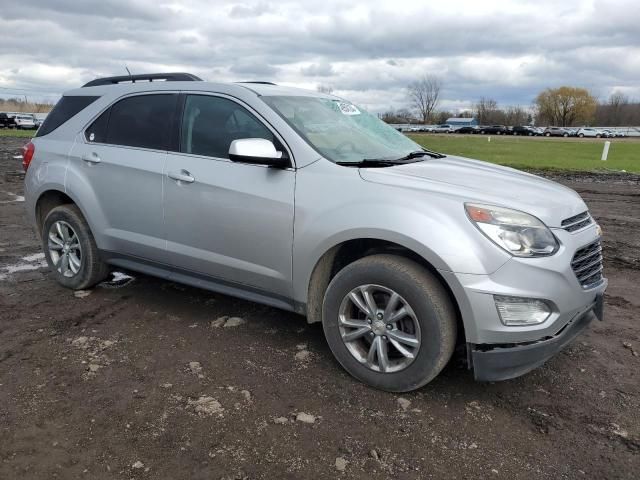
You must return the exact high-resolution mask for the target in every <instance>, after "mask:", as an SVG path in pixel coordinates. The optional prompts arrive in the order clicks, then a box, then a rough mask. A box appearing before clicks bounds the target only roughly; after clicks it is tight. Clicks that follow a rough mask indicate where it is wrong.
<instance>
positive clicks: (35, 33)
mask: <svg viewBox="0 0 640 480" xmlns="http://www.w3.org/2000/svg"><path fill="white" fill-rule="evenodd" d="M0 32H2V34H1V36H0V38H1V40H0V97H3V96H7V95H8V93H10V92H12V93H26V94H27V95H28V96H31V97H43V96H45V95H54V96H55V95H56V94H59V93H61V92H62V91H64V90H66V89H69V88H74V87H76V86H79V85H80V84H82V83H83V82H86V81H88V80H90V79H92V78H95V77H97V76H105V75H119V74H124V73H125V68H124V66H125V65H127V66H128V67H129V69H130V70H131V71H132V72H133V73H144V72H156V71H187V72H192V73H195V74H197V75H199V76H201V77H202V78H204V79H206V80H212V81H215V80H221V81H241V80H270V81H274V82H276V83H281V84H285V85H295V86H299V87H303V88H310V89H316V88H317V86H318V85H319V84H322V85H328V86H331V87H332V88H333V89H334V93H336V94H338V95H341V96H344V97H346V98H349V99H350V100H352V101H354V102H356V103H358V104H360V105H362V106H364V107H365V108H368V109H369V110H371V111H374V112H381V111H384V110H387V109H389V108H398V107H402V106H404V105H406V104H407V98H406V86H407V84H408V83H410V82H411V81H412V80H414V79H416V78H417V77H419V76H420V75H422V74H425V73H428V74H434V75H437V76H439V77H441V79H442V81H443V84H444V90H443V92H442V93H443V102H442V104H441V108H449V109H453V110H455V109H457V108H465V107H469V106H470V105H471V104H472V103H473V102H474V101H475V100H476V99H478V98H479V97H481V96H486V97H492V98H495V99H496V100H497V101H498V102H499V103H501V104H503V105H516V104H520V105H529V104H530V103H531V101H532V100H533V98H534V97H535V95H536V94H537V93H538V92H539V91H540V90H541V89H543V88H546V87H554V86H560V85H577V86H583V87H586V88H588V89H590V90H591V91H592V92H593V93H594V94H595V95H597V96H599V97H602V98H606V97H607V96H608V95H609V94H610V93H611V92H612V91H615V90H617V91H622V92H624V93H627V94H628V95H629V96H630V97H632V98H636V99H640V3H639V0H606V1H588V0H562V1H557V0H556V1H547V0H535V1H524V0H522V1H482V0H470V1H467V0H455V1H451V2H450V1H445V0H439V1H427V0H424V1H408V0H403V1H399V0H393V1H381V0H367V1H363V2H357V1H353V0H348V1H341V0H322V1H316V0H309V1H303V0H300V1H296V2H287V1H272V2H270V1H257V2H254V1H251V0H246V1H229V2H227V1H221V0H216V1H215V2H214V1H206V0H204V1H189V2H187V1H184V2H180V1H175V2H163V0H155V1H153V0H142V1H134V0H100V1H96V2H93V1H88V0H87V1H77V0H28V1H17V2H16V1H11V0H0ZM8 88H13V89H23V90H8ZM47 98H50V99H52V100H55V98H54V97H47Z"/></svg>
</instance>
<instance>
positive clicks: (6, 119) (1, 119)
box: [0, 113, 16, 128]
mask: <svg viewBox="0 0 640 480" xmlns="http://www.w3.org/2000/svg"><path fill="white" fill-rule="evenodd" d="M15 127H16V122H15V121H14V119H13V117H10V116H9V115H7V114H6V113H0V128H15Z"/></svg>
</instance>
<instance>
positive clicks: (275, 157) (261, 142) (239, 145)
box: [229, 138, 291, 168]
mask: <svg viewBox="0 0 640 480" xmlns="http://www.w3.org/2000/svg"><path fill="white" fill-rule="evenodd" d="M229 160H231V161H232V162H238V163H253V164H257V165H268V166H270V167H276V168H287V167H289V166H290V165H291V164H290V162H289V159H288V158H287V157H286V156H284V155H283V154H282V152H279V151H277V150H276V147H275V146H274V145H273V143H272V142H271V141H269V140H265V139H264V138H241V139H239V140H234V141H233V142H231V145H230V146H229Z"/></svg>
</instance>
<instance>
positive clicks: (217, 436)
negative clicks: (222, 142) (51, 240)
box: [0, 138, 640, 479]
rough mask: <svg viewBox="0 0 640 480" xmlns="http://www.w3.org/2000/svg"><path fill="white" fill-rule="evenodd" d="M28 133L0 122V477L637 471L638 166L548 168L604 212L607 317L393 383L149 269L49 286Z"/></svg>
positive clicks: (587, 474) (299, 323)
mask: <svg viewBox="0 0 640 480" xmlns="http://www.w3.org/2000/svg"><path fill="white" fill-rule="evenodd" d="M23 142H24V140H21V139H9V138H0V478H1V479H26V478H28V479H31V478H37V479H45V478H46V479H51V478H64V479H70V478H127V479H128V478H134V479H143V478H144V479H147V478H167V479H244V478H250V479H254V478H255V479H260V478H268V479H297V478H302V479H324V478H363V479H364V478H367V479H369V478H372V479H386V478H398V479H418V478H436V479H441V478H496V479H500V478H505V479H507V478H508V479H514V478H518V479H519V478H522V479H525V478H526V479H532V478H553V479H557V478H567V479H573V478H584V479H591V478H607V479H614V478H629V479H630V478H638V476H639V475H640V474H639V471H640V356H638V355H640V323H639V319H638V312H639V311H640V290H639V289H638V285H639V284H640V190H639V185H640V177H638V176H628V175H627V176H624V175H608V176H606V177H602V176H598V175H577V174H573V175H571V176H566V177H560V178H558V179H559V180H560V181H562V182H563V183H565V184H567V185H569V186H570V187H572V188H575V189H577V190H578V191H579V192H580V193H581V194H582V196H583V197H584V198H585V200H586V202H587V203H588V204H589V207H590V208H591V211H592V213H593V215H594V216H595V218H596V219H597V220H598V221H599V222H600V224H601V225H602V227H603V229H604V234H605V236H604V245H605V257H606V275H607V277H608V278H609V281H610V286H609V289H608V292H607V296H606V310H605V314H606V321H605V322H603V323H594V324H592V326H591V327H590V330H589V331H588V333H586V334H585V335H583V336H582V337H580V338H578V339H577V340H576V341H575V342H574V343H573V344H572V345H571V346H569V347H568V348H567V349H566V350H565V351H563V352H562V353H561V354H560V355H558V356H557V357H556V358H554V359H553V360H551V361H550V362H548V363H547V364H546V365H545V366H544V367H542V368H540V369H538V370H536V371H534V372H532V373H531V374H528V375H526V376H524V377H522V378H519V379H516V380H512V381H508V382H501V383H476V382H474V380H473V378H472V374H471V373H470V372H469V371H467V370H466V367H465V365H464V357H463V355H459V354H458V355H457V356H455V357H454V359H453V360H452V362H451V363H450V364H449V365H448V366H447V368H446V369H445V371H444V372H443V373H442V374H441V375H440V376H439V377H438V378H437V379H436V380H435V381H434V382H432V383H431V384H429V385H427V386H426V387H425V388H422V389H421V390H419V391H417V392H414V393H410V394H405V395H394V394H387V393H383V392H379V391H376V390H372V389H370V388H367V387H365V386H364V385H362V384H359V383H357V382H356V381H354V380H353V379H352V378H351V377H349V375H347V374H346V373H345V372H344V371H343V370H342V369H341V368H340V367H339V365H338V364H337V362H336V361H334V360H333V358H332V356H331V353H330V351H329V349H328V347H327V345H326V343H325V341H324V338H323V334H322V329H321V327H320V325H311V326H309V325H307V324H306V322H305V320H304V318H302V317H300V316H297V315H294V314H291V313H286V312H282V311H279V310H276V309H272V308H267V307H263V306H260V305H256V304H253V303H249V302H245V301H241V300H237V299H234V298H230V297H226V296H223V295H217V294H214V293H210V292H206V291H202V290H198V289H195V288H189V287H184V286H181V285H178V284H174V283H169V282H166V281H161V280H157V279H154V278H151V277H146V276H142V275H135V278H134V279H133V280H131V279H126V278H125V277H122V276H118V278H117V279H116V281H115V282H112V283H107V284H103V285H101V286H99V287H97V288H95V289H93V290H92V291H90V292H89V295H88V296H84V297H82V296H80V297H78V296H76V295H74V293H73V292H71V291H69V290H66V289H64V288H62V287H60V286H58V285H57V284H56V283H55V282H54V281H53V279H52V278H51V277H50V275H49V274H48V272H47V268H46V266H45V264H44V263H43V256H42V254H41V248H40V244H39V242H38V240H37V239H36V237H35V235H34V233H33V231H32V230H31V228H30V226H29V225H27V223H26V221H25V217H24V213H23V207H24V203H23V202H22V201H21V200H23V199H22V197H21V195H22V178H21V176H20V175H18V172H19V171H20V170H21V166H20V159H18V158H15V157H14V156H15V155H17V154H18V153H19V152H18V149H19V147H20V146H21V144H22V143H23ZM224 316H228V317H238V318H239V319H238V318H233V319H232V320H226V319H221V320H218V319H220V317H224ZM305 414H306V415H305Z"/></svg>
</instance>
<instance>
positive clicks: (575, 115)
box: [381, 75, 640, 127]
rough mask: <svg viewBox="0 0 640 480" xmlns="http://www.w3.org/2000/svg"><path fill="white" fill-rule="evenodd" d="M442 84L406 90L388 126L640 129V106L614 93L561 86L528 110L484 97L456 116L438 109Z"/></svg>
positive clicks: (426, 81) (423, 81) (429, 79)
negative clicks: (465, 122) (456, 121)
mask: <svg viewBox="0 0 640 480" xmlns="http://www.w3.org/2000/svg"><path fill="white" fill-rule="evenodd" d="M442 86H443V82H442V80H441V79H440V78H439V77H436V76H434V75H424V76H423V77H421V78H420V79H418V80H416V81H414V82H412V83H410V84H409V85H408V86H407V99H408V105H407V107H404V108H400V109H398V110H391V111H388V112H385V113H383V114H382V115H381V118H382V119H383V120H385V121H386V122H388V123H423V124H429V123H444V122H446V120H447V119H448V118H450V117H456V116H457V117H467V118H469V117H475V118H476V119H477V120H478V123H480V124H481V125H530V124H532V123H534V121H535V123H536V124H538V125H553V126H558V127H572V126H583V125H597V126H603V127H614V126H637V125H640V102H639V101H632V100H631V99H629V97H628V96H626V95H624V94H622V93H620V92H614V93H613V94H611V96H610V97H609V98H608V99H607V100H604V101H600V100H598V99H597V98H596V97H595V96H594V95H593V94H592V93H591V92H589V91H588V90H587V89H585V88H580V87H571V86H562V87H559V88H547V89H545V90H543V91H542V92H540V93H539V94H538V95H537V96H536V98H535V99H534V101H533V103H532V104H531V106H529V107H523V106H520V105H516V106H500V105H499V104H498V102H497V101H496V100H495V99H492V98H487V97H481V98H480V99H478V100H477V101H476V102H475V103H474V104H473V106H472V108H471V109H470V110H465V111H463V112H461V113H454V112H450V111H446V110H440V109H438V106H439V104H440V100H441V92H442Z"/></svg>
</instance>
